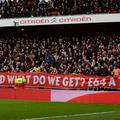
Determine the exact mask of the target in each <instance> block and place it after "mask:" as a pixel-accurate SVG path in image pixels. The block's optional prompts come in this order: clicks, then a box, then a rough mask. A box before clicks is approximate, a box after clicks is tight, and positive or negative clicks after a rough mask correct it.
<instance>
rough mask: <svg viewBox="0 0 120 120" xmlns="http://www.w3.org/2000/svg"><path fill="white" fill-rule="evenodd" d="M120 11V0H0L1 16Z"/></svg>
mask: <svg viewBox="0 0 120 120" xmlns="http://www.w3.org/2000/svg"><path fill="white" fill-rule="evenodd" d="M98 13H120V0H0V18H14V17H35V16H58V15H75V14H98Z"/></svg>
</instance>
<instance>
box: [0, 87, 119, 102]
mask: <svg viewBox="0 0 120 120" xmlns="http://www.w3.org/2000/svg"><path fill="white" fill-rule="evenodd" d="M0 99H15V100H34V101H48V102H49V101H51V102H79V103H92V104H120V92H119V91H85V90H49V89H24V88H23V89H22V88H21V89H20V88H17V89H13V88H0Z"/></svg>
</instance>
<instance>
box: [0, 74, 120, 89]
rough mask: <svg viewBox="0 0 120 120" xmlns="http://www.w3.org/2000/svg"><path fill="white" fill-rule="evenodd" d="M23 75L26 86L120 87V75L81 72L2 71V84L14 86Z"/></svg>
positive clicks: (71, 87)
mask: <svg viewBox="0 0 120 120" xmlns="http://www.w3.org/2000/svg"><path fill="white" fill-rule="evenodd" d="M21 75H22V76H23V77H24V78H25V79H26V80H27V83H26V85H25V86H26V87H44V88H61V89H62V88H64V89H67V88H69V89H84V88H94V87H106V88H120V76H116V77H112V76H107V77H99V76H86V75H80V74H70V75H69V74H64V75H61V74H60V75H59V74H47V73H2V72H1V73H0V86H8V87H9V86H11V87H13V86H14V82H15V79H16V78H18V77H20V76H21Z"/></svg>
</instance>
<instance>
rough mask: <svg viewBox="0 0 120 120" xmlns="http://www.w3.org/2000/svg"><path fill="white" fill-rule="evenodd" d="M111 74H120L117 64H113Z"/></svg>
mask: <svg viewBox="0 0 120 120" xmlns="http://www.w3.org/2000/svg"><path fill="white" fill-rule="evenodd" d="M113 75H114V76H119V75H120V69H119V68H118V67H117V66H115V67H114V69H113Z"/></svg>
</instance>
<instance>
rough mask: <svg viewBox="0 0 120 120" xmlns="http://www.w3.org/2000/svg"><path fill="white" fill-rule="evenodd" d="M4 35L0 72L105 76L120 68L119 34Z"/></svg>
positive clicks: (2, 37) (0, 52) (1, 45)
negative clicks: (115, 68)
mask: <svg viewBox="0 0 120 120" xmlns="http://www.w3.org/2000/svg"><path fill="white" fill-rule="evenodd" d="M32 32H33V31H32ZM53 32H54V31H53ZM33 33H35V32H33ZM6 34H7V33H6ZM6 34H5V35H2V34H1V36H0V71H1V72H47V73H59V74H68V73H81V74H88V75H99V76H107V75H113V69H114V67H116V66H117V67H118V68H120V54H119V53H120V34H111V35H105V34H100V35H97V34H94V35H87V34H85V35H83V34H77V33H76V34H71V35H70V34H69V35H67V34H61V35H58V34H56V35H55V34H54V35H51V34H48V33H47V34H46V33H44V31H43V32H42V33H39V32H38V34H37V35H36V34H32V33H30V34H27V33H26V34H23V35H22V34H19V35H18V36H15V35H11V34H10V35H6Z"/></svg>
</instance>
